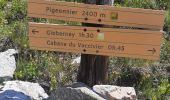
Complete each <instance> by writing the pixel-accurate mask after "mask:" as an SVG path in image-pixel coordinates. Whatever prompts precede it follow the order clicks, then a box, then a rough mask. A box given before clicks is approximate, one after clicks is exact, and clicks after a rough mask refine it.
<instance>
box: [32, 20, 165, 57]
mask: <svg viewBox="0 0 170 100" xmlns="http://www.w3.org/2000/svg"><path fill="white" fill-rule="evenodd" d="M161 38H162V34H161V33H160V32H159V31H148V30H129V29H110V28H96V27H82V26H65V25H54V24H36V23H29V43H30V47H31V48H32V49H36V50H47V51H63V52H76V53H84V54H95V55H108V56H118V57H132V58H144V59H150V60H158V59H159V55H160V43H161Z"/></svg>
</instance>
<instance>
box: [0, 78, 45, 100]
mask: <svg viewBox="0 0 170 100" xmlns="http://www.w3.org/2000/svg"><path fill="white" fill-rule="evenodd" d="M7 90H14V91H17V92H21V93H24V94H25V95H27V96H29V97H30V98H31V99H33V100H42V99H47V98H48V95H47V94H46V93H45V91H44V89H43V88H42V87H41V86H40V85H39V84H38V83H30V82H23V81H18V80H17V81H7V82H4V87H3V88H2V92H5V91H7ZM16 94H17V93H16ZM0 100H1V99H0ZM18 100H20V99H18ZM21 100H24V99H21Z"/></svg>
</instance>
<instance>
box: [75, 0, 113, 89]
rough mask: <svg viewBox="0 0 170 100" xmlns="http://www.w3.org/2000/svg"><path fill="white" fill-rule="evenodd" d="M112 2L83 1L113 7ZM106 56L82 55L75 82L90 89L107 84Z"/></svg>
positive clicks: (106, 0) (103, 0)
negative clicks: (96, 85) (83, 84)
mask: <svg viewBox="0 0 170 100" xmlns="http://www.w3.org/2000/svg"><path fill="white" fill-rule="evenodd" d="M113 2H114V1H113V0H84V3H86V4H97V5H113ZM83 25H84V26H92V27H102V25H96V24H87V23H83ZM108 61H109V57H108V56H98V55H89V54H82V55H81V62H80V66H79V71H78V75H77V81H78V82H83V83H85V84H86V85H88V86H90V87H92V86H94V85H95V84H107V80H108Z"/></svg>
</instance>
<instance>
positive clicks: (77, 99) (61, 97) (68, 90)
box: [49, 83, 105, 100]
mask: <svg viewBox="0 0 170 100" xmlns="http://www.w3.org/2000/svg"><path fill="white" fill-rule="evenodd" d="M49 100H105V99H104V98H102V97H101V96H99V95H98V94H96V93H95V92H94V91H93V90H92V89H90V88H89V87H88V86H86V85H85V84H83V83H74V84H73V85H70V86H66V87H60V88H57V89H56V90H55V91H53V92H52V93H51V95H50V96H49Z"/></svg>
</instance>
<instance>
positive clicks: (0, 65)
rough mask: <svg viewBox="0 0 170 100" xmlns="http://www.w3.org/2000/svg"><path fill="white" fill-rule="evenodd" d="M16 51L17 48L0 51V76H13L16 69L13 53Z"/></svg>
mask: <svg viewBox="0 0 170 100" xmlns="http://www.w3.org/2000/svg"><path fill="white" fill-rule="evenodd" d="M16 53H18V51H17V50H14V49H9V50H7V51H5V52H1V53H0V78H1V77H8V78H9V77H13V74H14V71H15V69H16V61H15V57H14V54H16Z"/></svg>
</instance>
